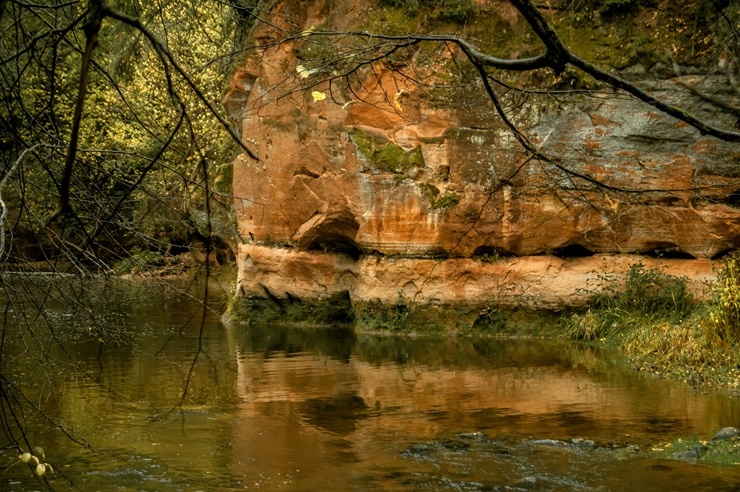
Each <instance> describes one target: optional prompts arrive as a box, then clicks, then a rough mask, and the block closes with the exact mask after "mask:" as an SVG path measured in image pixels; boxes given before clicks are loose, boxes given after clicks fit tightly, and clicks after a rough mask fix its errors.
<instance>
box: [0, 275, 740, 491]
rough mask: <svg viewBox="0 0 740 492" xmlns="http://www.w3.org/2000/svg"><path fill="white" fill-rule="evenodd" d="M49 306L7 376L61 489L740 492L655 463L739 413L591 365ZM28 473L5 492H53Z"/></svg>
mask: <svg viewBox="0 0 740 492" xmlns="http://www.w3.org/2000/svg"><path fill="white" fill-rule="evenodd" d="M93 290H94V294H91V293H90V292H91V291H93ZM8 292H10V291H7V292H6V294H7V293H8ZM13 292H14V293H15V294H17V292H16V291H13ZM46 292H49V291H46ZM71 299H74V301H75V303H74V306H75V307H70V306H71V305H72V304H70V303H69V302H68V301H70V300H71ZM46 305H47V306H48V308H47V309H46V310H45V311H44V313H45V317H41V318H35V317H32V316H30V314H32V313H34V312H37V311H34V309H35V308H34V306H33V303H31V304H30V305H23V306H22V305H21V303H20V301H17V300H16V301H14V302H13V303H11V304H10V305H9V306H8V308H7V309H6V318H5V331H6V340H5V342H4V343H5V347H4V348H3V361H2V371H3V375H4V376H5V377H7V378H8V379H9V380H10V381H16V382H17V383H18V385H19V386H21V387H22V388H23V391H24V394H25V395H26V396H27V397H28V398H29V400H30V401H31V402H32V403H33V404H34V405H37V406H38V407H39V408H40V409H41V410H42V411H43V414H41V413H39V412H27V413H26V415H25V420H26V424H27V436H28V440H29V444H30V445H31V446H42V447H43V448H44V450H45V454H46V460H47V461H48V462H49V463H51V464H52V465H53V466H54V468H55V470H56V473H54V474H52V475H50V476H49V482H48V483H49V484H50V485H51V486H52V487H53V488H54V489H55V490H85V491H87V490H125V491H128V490H131V491H134V490H146V491H160V490H161V491H171V490H187V491H197V490H203V491H207V490H220V491H229V490H269V491H272V490H288V491H322V490H337V491H349V490H352V491H373V490H385V491H388V490H398V491H414V490H435V491H437V490H439V491H448V490H449V491H484V490H486V491H496V490H502V491H503V490H507V491H508V490H512V491H513V490H553V491H571V490H589V491H590V490H604V491H610V490H692V491H701V490H740V466H729V467H717V466H707V465H703V464H701V463H700V464H690V463H686V462H682V461H676V460H667V459H658V458H654V457H646V456H645V453H644V451H646V450H649V449H653V448H658V447H661V446H664V445H665V443H667V442H669V441H672V440H674V439H676V438H679V437H688V436H698V437H700V438H702V439H708V438H710V437H711V436H712V435H713V433H714V432H715V431H716V430H717V429H719V428H721V427H724V426H728V425H734V426H739V425H740V401H738V400H737V399H733V398H731V397H729V396H727V395H723V394H720V393H708V394H701V393H698V392H696V391H693V390H691V389H690V388H689V387H688V386H687V385H683V384H678V383H675V382H671V381H667V380H662V379H659V378H656V377H654V376H649V375H645V374H642V373H636V372H634V371H632V370H631V369H630V368H629V367H628V366H627V365H626V363H625V362H624V361H623V360H622V359H620V357H619V356H618V355H617V354H614V353H611V352H607V351H603V350H599V349H596V348H593V347H587V346H582V345H576V344H572V343H562V342H553V341H541V340H498V339H469V338H455V339H448V340H437V339H425V338H418V339H409V338H393V337H377V336H370V335H362V334H354V333H352V332H351V331H349V330H348V329H346V328H337V327H334V328H332V327H321V328H299V327H292V328H285V327H275V326H261V327H238V328H233V327H232V328H226V327H224V326H222V325H221V324H220V322H219V317H218V310H219V308H220V306H221V301H220V300H219V298H218V296H215V298H212V303H211V306H212V307H213V311H206V312H205V316H204V314H203V313H204V311H203V307H202V305H201V304H200V303H198V302H196V300H195V299H192V298H188V297H183V296H177V295H171V294H165V293H164V292H163V290H162V289H160V288H157V287H152V286H142V285H139V286H128V287H127V288H121V287H116V288H113V287H109V286H105V287H98V288H96V289H87V288H82V289H80V290H79V291H76V290H75V289H74V288H70V287H66V288H63V289H60V290H59V291H55V293H54V294H53V295H49V296H48V297H47V299H46ZM21 312H23V313H24V314H25V317H24V316H20V315H19V313H21ZM19 319H20V320H22V322H17V320H19ZM50 329H51V330H53V334H52V333H51V331H50ZM21 335H23V336H21ZM55 340H56V341H58V343H56V342H55ZM38 346H43V348H44V352H45V355H44V354H41V352H39V351H38V350H37V349H36V348H34V347H38ZM183 393H185V396H184V397H183ZM44 416H46V417H48V418H50V419H53V421H54V423H51V422H49V421H48V420H46V419H45V418H44ZM61 429H64V431H62V430H61ZM70 435H71V436H72V437H74V438H75V439H77V440H78V441H80V442H84V443H85V445H82V444H80V443H79V442H75V441H74V440H72V439H70V437H69V436H70ZM17 455H18V451H17V450H12V449H7V448H5V449H3V450H2V451H0V459H2V463H1V464H2V465H3V470H4V471H3V473H2V475H1V476H0V490H8V491H12V490H19V491H20V490H23V491H26V490H43V489H44V488H45V487H46V486H47V485H46V484H44V483H42V482H39V481H37V480H35V479H34V478H33V474H32V473H31V471H30V469H29V468H28V467H27V466H26V465H21V464H18V463H15V461H17ZM738 462H740V456H739V457H738Z"/></svg>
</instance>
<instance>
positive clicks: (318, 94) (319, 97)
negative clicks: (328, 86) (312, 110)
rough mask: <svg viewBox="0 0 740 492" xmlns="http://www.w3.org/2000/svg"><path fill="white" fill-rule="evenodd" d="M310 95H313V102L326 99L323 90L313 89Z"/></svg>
mask: <svg viewBox="0 0 740 492" xmlns="http://www.w3.org/2000/svg"><path fill="white" fill-rule="evenodd" d="M311 95H312V96H313V102H318V101H323V100H324V99H326V94H324V93H323V92H319V91H313V92H312V93H311Z"/></svg>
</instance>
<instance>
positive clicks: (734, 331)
mask: <svg viewBox="0 0 740 492" xmlns="http://www.w3.org/2000/svg"><path fill="white" fill-rule="evenodd" d="M600 287H601V291H600V292H599V293H598V294H595V295H594V296H593V299H592V304H591V307H589V308H588V309H587V310H585V311H580V312H578V313H574V314H572V315H571V316H569V317H566V318H564V319H563V327H564V334H565V336H566V337H568V338H570V339H573V340H579V341H584V342H590V343H597V344H600V345H607V346H613V347H616V348H618V349H620V350H621V351H623V352H624V353H625V354H626V355H627V356H628V357H629V359H630V363H631V365H632V367H633V368H634V369H635V370H637V371H643V372H650V373H652V374H654V375H656V376H658V377H671V378H674V379H678V380H681V381H683V382H685V383H687V384H689V385H691V386H693V387H695V388H697V389H704V388H707V387H714V388H723V389H727V390H730V391H731V392H732V393H733V394H734V395H735V396H740V356H738V354H740V252H735V253H732V254H730V255H728V256H727V257H726V258H725V259H724V260H723V261H722V262H721V265H720V266H719V268H718V270H717V281H716V282H715V283H714V284H712V285H711V287H710V290H709V292H708V298H707V299H706V300H703V301H701V302H699V301H697V300H696V299H695V298H694V296H692V295H691V293H690V292H689V291H688V289H687V288H686V283H685V281H684V279H683V278H682V277H678V276H674V275H667V274H665V273H664V272H663V271H661V270H659V269H655V268H647V267H645V266H644V265H642V264H637V265H634V266H633V267H632V268H631V269H630V271H629V272H628V274H627V276H626V279H624V280H619V281H618V280H617V279H615V278H608V277H606V278H604V279H602V285H601V286H600Z"/></svg>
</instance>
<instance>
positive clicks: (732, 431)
mask: <svg viewBox="0 0 740 492" xmlns="http://www.w3.org/2000/svg"><path fill="white" fill-rule="evenodd" d="M735 436H740V430H738V429H737V428H736V427H725V428H723V429H720V430H719V432H717V433H716V434H715V435H714V437H713V438H712V441H721V440H722V439H730V438H733V437H735Z"/></svg>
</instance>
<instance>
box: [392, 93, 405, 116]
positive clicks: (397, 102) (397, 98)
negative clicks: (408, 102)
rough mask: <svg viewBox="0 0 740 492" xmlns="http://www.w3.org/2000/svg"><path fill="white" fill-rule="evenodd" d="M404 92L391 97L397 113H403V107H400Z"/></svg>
mask: <svg viewBox="0 0 740 492" xmlns="http://www.w3.org/2000/svg"><path fill="white" fill-rule="evenodd" d="M403 94H404V92H403V89H401V90H400V91H398V92H396V95H395V96H393V105H394V106H395V107H396V109H397V110H398V111H401V112H402V111H403V106H401V96H403Z"/></svg>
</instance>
